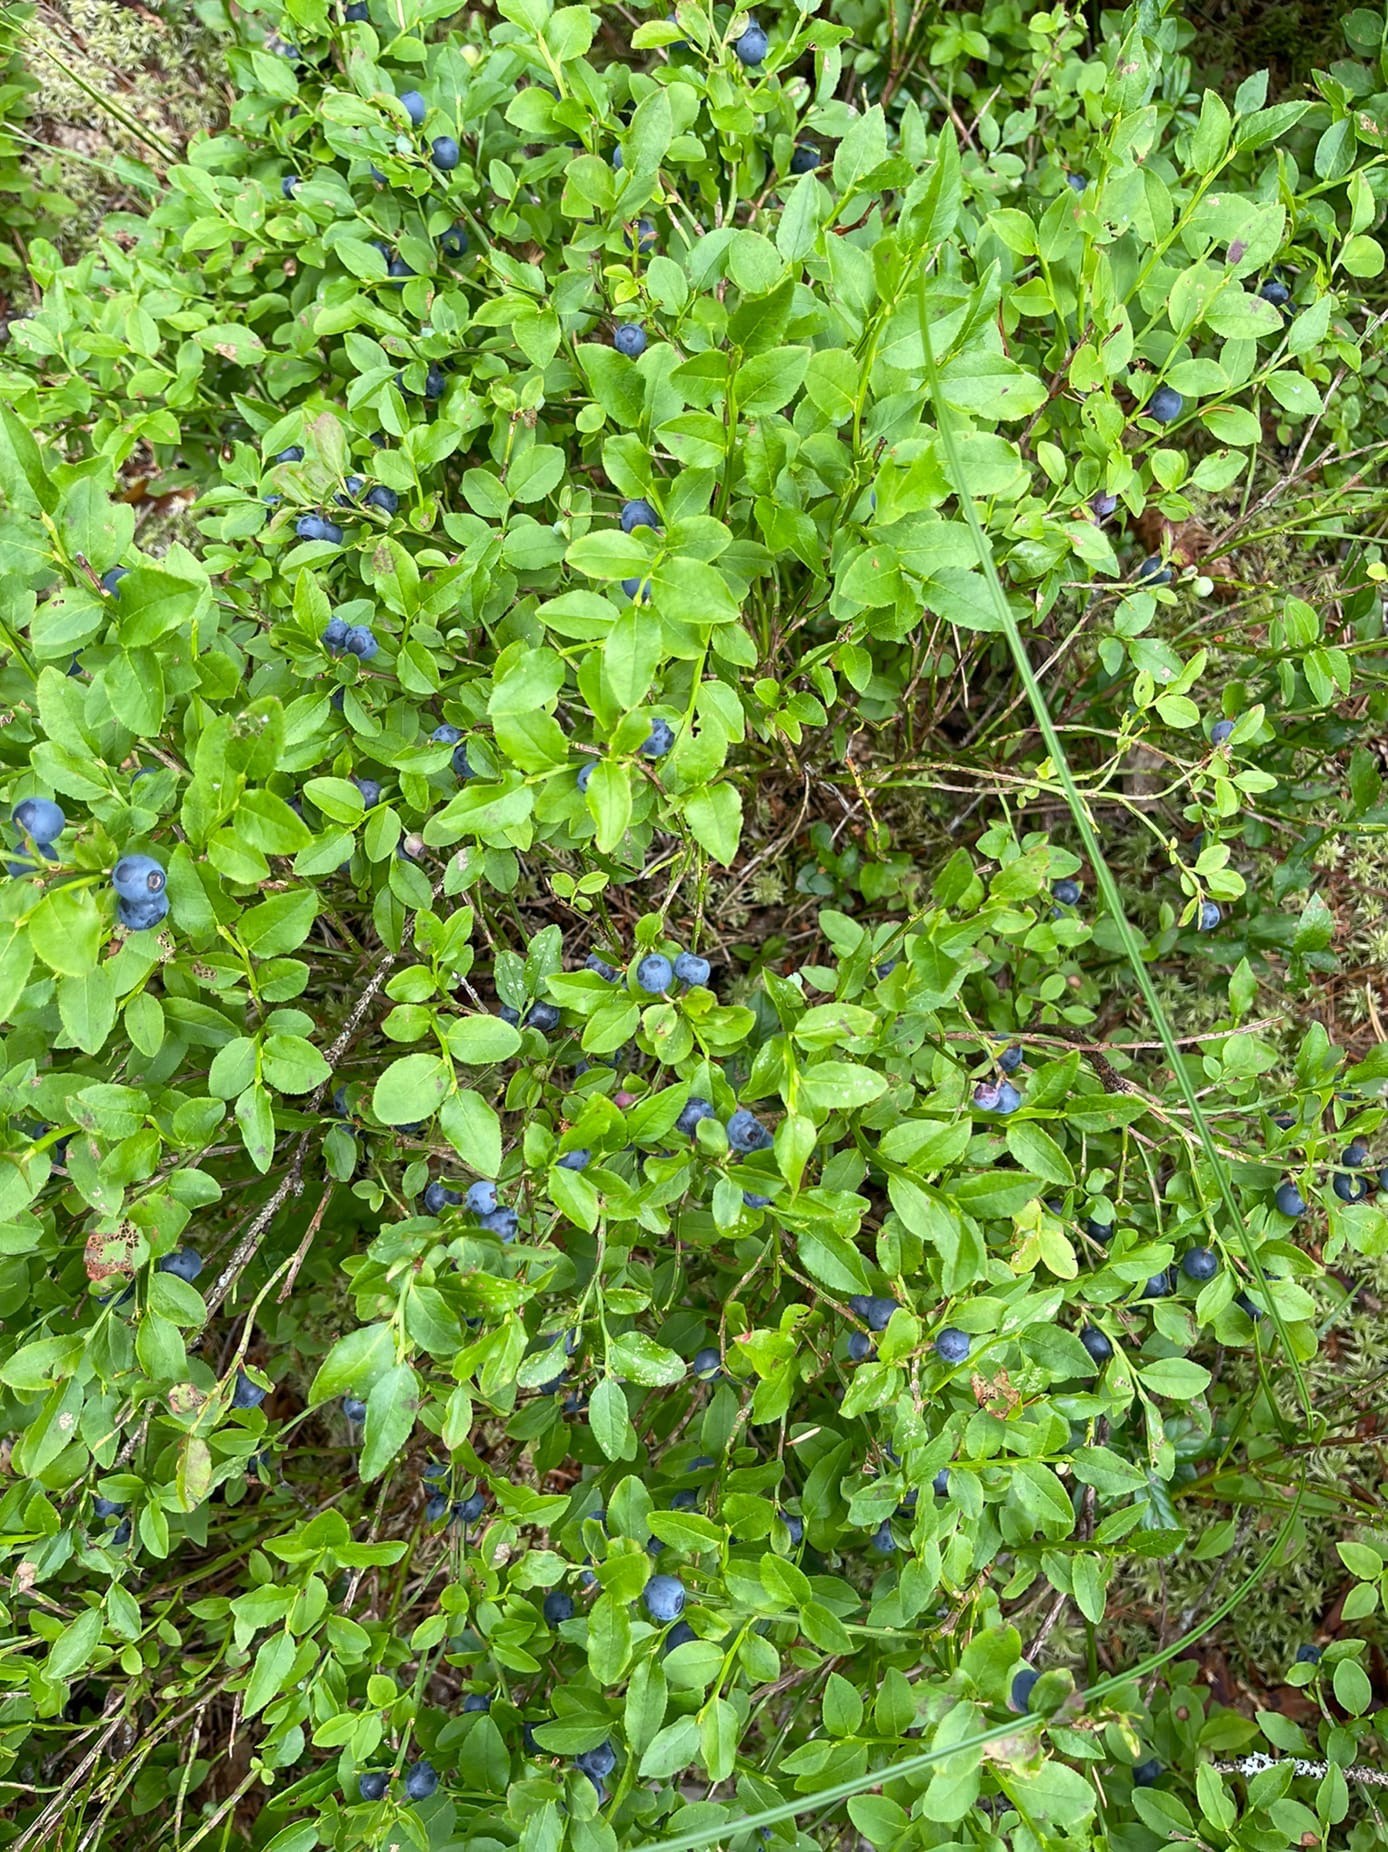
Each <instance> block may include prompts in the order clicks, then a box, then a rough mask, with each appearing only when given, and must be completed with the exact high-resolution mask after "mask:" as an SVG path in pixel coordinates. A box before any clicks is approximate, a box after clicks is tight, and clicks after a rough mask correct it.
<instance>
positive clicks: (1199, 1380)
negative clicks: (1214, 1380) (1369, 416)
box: [1137, 1357, 1210, 1402]
mask: <svg viewBox="0 0 1388 1852" xmlns="http://www.w3.org/2000/svg"><path fill="white" fill-rule="evenodd" d="M1137 1374H1138V1380H1139V1381H1140V1382H1141V1383H1142V1385H1143V1387H1144V1388H1145V1389H1150V1390H1151V1391H1152V1394H1153V1395H1165V1396H1171V1397H1172V1398H1173V1399H1174V1400H1176V1401H1180V1402H1189V1401H1191V1400H1192V1399H1193V1398H1194V1397H1195V1396H1197V1395H1203V1394H1204V1392H1205V1390H1206V1389H1208V1388H1209V1386H1210V1372H1209V1371H1208V1370H1207V1369H1206V1368H1205V1366H1204V1364H1202V1363H1193V1362H1192V1361H1191V1359H1190V1358H1189V1357H1158V1358H1157V1360H1156V1362H1155V1363H1148V1364H1144V1365H1143V1367H1142V1368H1141V1369H1140V1370H1139V1371H1138V1373H1137Z"/></svg>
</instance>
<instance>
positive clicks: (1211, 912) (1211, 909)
mask: <svg viewBox="0 0 1388 1852" xmlns="http://www.w3.org/2000/svg"><path fill="white" fill-rule="evenodd" d="M1223 918H1224V915H1223V913H1221V911H1220V909H1219V907H1218V905H1217V904H1216V902H1214V901H1213V900H1202V901H1201V902H1200V912H1199V914H1198V916H1197V918H1196V922H1195V925H1196V930H1197V931H1198V932H1213V931H1214V929H1215V927H1216V926H1218V924H1219V922H1220V921H1221V920H1222V919H1223Z"/></svg>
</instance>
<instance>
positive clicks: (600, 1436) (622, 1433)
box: [588, 1376, 636, 1460]
mask: <svg viewBox="0 0 1388 1852" xmlns="http://www.w3.org/2000/svg"><path fill="white" fill-rule="evenodd" d="M588 1425H589V1427H590V1428H591V1429H592V1430H593V1438H594V1440H595V1441H596V1442H597V1443H598V1445H599V1446H600V1447H601V1448H602V1450H603V1452H604V1453H605V1454H606V1456H607V1458H608V1459H609V1460H633V1459H635V1458H636V1433H635V1430H634V1429H633V1427H632V1425H631V1415H630V1413H629V1411H628V1409H627V1398H626V1392H625V1390H624V1389H623V1388H622V1385H621V1384H620V1383H619V1382H617V1381H616V1380H615V1378H613V1377H611V1376H604V1377H603V1378H602V1379H601V1380H600V1381H599V1383H598V1385H597V1387H596V1388H595V1389H594V1391H593V1394H592V1398H591V1400H590V1401H589V1403H588Z"/></svg>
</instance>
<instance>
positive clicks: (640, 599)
mask: <svg viewBox="0 0 1388 1852" xmlns="http://www.w3.org/2000/svg"><path fill="white" fill-rule="evenodd" d="M622 590H623V591H624V592H625V593H626V595H627V597H628V598H630V599H631V601H632V603H633V604H649V603H650V602H651V582H650V580H649V579H623V580H622Z"/></svg>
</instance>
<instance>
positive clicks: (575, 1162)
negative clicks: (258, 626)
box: [559, 1147, 593, 1170]
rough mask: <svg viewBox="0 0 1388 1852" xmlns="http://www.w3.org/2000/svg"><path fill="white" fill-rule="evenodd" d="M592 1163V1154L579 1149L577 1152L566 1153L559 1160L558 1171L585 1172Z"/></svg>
mask: <svg viewBox="0 0 1388 1852" xmlns="http://www.w3.org/2000/svg"><path fill="white" fill-rule="evenodd" d="M592 1161H593V1154H592V1152H591V1151H585V1150H583V1149H582V1148H581V1147H580V1148H579V1149H578V1150H577V1151H566V1152H565V1153H564V1155H563V1157H561V1158H560V1160H559V1168H560V1170H587V1168H588V1166H589V1165H590V1164H591V1163H592Z"/></svg>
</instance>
